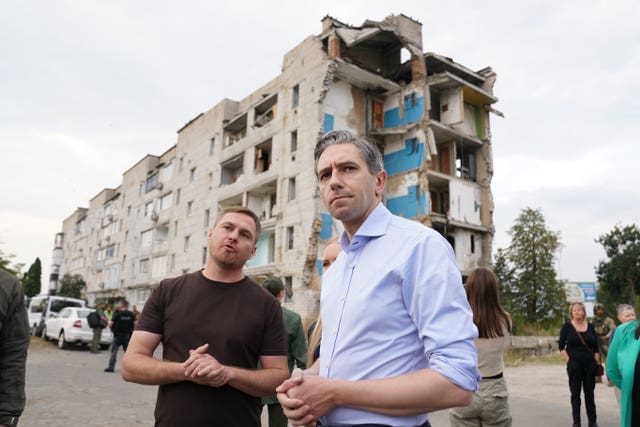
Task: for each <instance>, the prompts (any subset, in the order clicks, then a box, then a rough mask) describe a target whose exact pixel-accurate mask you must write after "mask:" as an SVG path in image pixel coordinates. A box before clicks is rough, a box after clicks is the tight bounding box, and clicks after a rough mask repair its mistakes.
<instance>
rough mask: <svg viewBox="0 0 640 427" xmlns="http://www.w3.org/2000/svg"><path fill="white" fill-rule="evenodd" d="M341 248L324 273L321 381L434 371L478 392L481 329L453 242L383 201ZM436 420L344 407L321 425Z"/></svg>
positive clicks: (413, 423)
mask: <svg viewBox="0 0 640 427" xmlns="http://www.w3.org/2000/svg"><path fill="white" fill-rule="evenodd" d="M340 245H341V246H342V250H343V251H342V252H341V253H340V255H339V256H338V258H337V259H336V261H335V262H334V263H333V264H332V265H331V268H329V269H328V270H327V271H326V272H325V274H324V275H323V276H322V295H321V312H322V323H323V330H322V342H321V349H320V375H322V376H324V377H326V378H332V379H346V380H364V379H376V378H388V377H394V376H398V375H402V374H406V373H410V372H414V371H419V370H421V369H425V368H431V369H433V370H435V371H436V372H438V373H440V374H442V375H444V376H445V377H446V378H448V379H449V380H450V381H451V382H453V383H454V384H457V385H459V386H460V387H462V388H464V389H466V390H471V391H475V390H476V389H477V386H478V381H479V380H480V374H479V372H478V368H477V365H478V357H477V352H476V347H475V345H474V342H473V340H474V339H475V338H477V337H478V330H477V328H476V327H475V325H474V324H473V314H472V312H471V308H470V306H469V303H468V302H467V298H466V295H465V292H464V288H463V286H462V279H461V276H460V271H459V270H458V267H457V266H456V262H455V256H454V254H453V250H452V249H451V246H450V245H449V243H448V242H447V241H446V240H445V239H444V238H443V237H442V236H441V235H440V234H438V233H437V232H436V231H434V230H432V229H430V228H428V227H426V226H424V225H422V224H420V223H418V222H415V221H410V220H407V219H405V218H401V217H398V216H395V215H392V214H391V212H389V210H387V208H386V207H385V206H384V205H383V204H382V203H380V204H379V205H378V206H377V207H376V208H375V209H374V211H373V212H371V214H370V215H369V217H368V218H367V219H366V220H365V222H364V223H363V224H362V226H361V227H360V228H359V229H358V231H357V232H356V234H355V236H353V239H352V240H351V241H349V239H348V237H347V235H346V233H343V234H342V237H341V238H340ZM426 419H427V415H426V414H422V415H417V416H403V417H402V416H387V415H381V414H376V413H373V412H368V411H363V410H359V409H352V408H346V407H337V408H335V409H334V410H332V411H331V412H329V413H328V414H327V415H326V416H325V417H323V418H322V419H321V421H322V423H323V424H325V425H326V424H330V425H334V424H335V425H340V424H364V423H377V424H387V425H393V426H417V425H420V424H422V423H424V422H425V421H426Z"/></svg>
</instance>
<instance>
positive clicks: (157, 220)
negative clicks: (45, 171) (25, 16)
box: [52, 15, 498, 320]
mask: <svg viewBox="0 0 640 427" xmlns="http://www.w3.org/2000/svg"><path fill="white" fill-rule="evenodd" d="M495 80H496V74H495V73H494V72H493V71H492V69H491V68H484V69H482V70H480V71H471V70H470V69H468V68H466V67H464V66H462V65H460V64H458V63H456V62H454V61H453V60H452V59H450V58H447V57H445V56H441V55H438V54H435V53H430V52H429V53H424V52H423V47H422V25H421V24H420V23H419V22H417V21H415V20H413V19H411V18H409V17H406V16H404V15H397V16H394V15H391V16H389V17H387V18H385V19H384V20H383V21H380V22H374V21H366V22H364V23H363V24H362V25H361V26H359V27H354V26H351V25H347V24H344V23H342V22H340V21H338V20H336V19H334V18H332V17H328V16H327V17H325V18H324V19H323V20H322V33H321V34H320V35H317V36H310V37H308V38H307V39H305V40H303V41H302V42H301V43H300V44H299V45H298V46H296V47H295V48H293V49H292V50H291V51H289V52H288V53H287V54H286V55H285V57H284V60H283V65H282V73H281V74H280V75H279V76H278V77H276V78H275V79H273V80H272V81H270V82H268V83H267V84H265V85H264V86H263V87H261V88H259V89H257V90H256V91H255V92H253V93H251V94H250V95H248V96H247V97H246V98H244V99H242V100H239V101H236V100H230V99H223V100H222V101H220V102H219V103H218V104H217V105H215V106H214V107H213V108H211V109H210V110H208V111H207V112H205V113H202V114H200V115H199V116H197V117H195V118H194V119H192V120H191V121H190V122H189V123H187V124H186V125H184V126H183V127H182V128H181V129H180V130H179V131H178V137H177V143H176V144H175V145H174V146H172V147H171V148H170V149H169V150H167V151H166V152H165V153H163V154H161V155H147V156H146V157H144V158H142V159H141V160H140V161H139V162H138V163H137V164H135V165H133V166H132V167H131V168H130V169H129V170H127V171H125V172H124V173H123V176H122V182H121V184H120V186H118V187H117V188H115V189H104V190H102V191H101V192H99V193H98V194H97V195H96V196H95V197H94V198H93V199H91V201H90V202H89V207H88V208H80V209H77V210H76V211H75V212H74V213H73V214H72V215H71V216H69V217H68V218H67V219H66V220H65V221H64V223H63V229H62V233H59V234H58V235H57V236H56V248H55V249H54V264H59V265H54V266H53V269H52V271H56V272H58V271H59V273H60V276H59V277H62V275H64V274H67V273H68V274H80V275H81V276H82V277H83V278H84V279H85V281H86V283H87V290H86V292H87V298H88V300H89V302H90V303H93V302H94V301H95V300H96V299H98V298H108V297H112V298H113V297H125V298H127V299H128V300H129V301H131V302H132V303H134V304H138V305H142V304H144V301H145V300H146V299H147V298H148V296H149V294H150V292H151V290H152V289H153V288H154V286H156V285H157V283H158V282H159V281H160V280H161V279H162V278H164V277H169V276H175V275H179V274H182V273H185V272H189V271H194V270H196V269H198V268H201V267H202V266H203V264H204V263H205V260H206V257H207V248H206V244H207V239H206V236H207V232H208V230H209V229H210V227H211V226H212V225H213V222H214V221H215V217H216V214H217V212H218V211H219V210H221V209H223V208H225V207H228V206H233V205H244V206H248V207H250V208H251V209H253V210H254V211H255V212H256V213H257V214H258V215H259V216H260V217H261V219H262V226H263V231H262V234H261V235H260V236H259V239H258V243H257V246H258V248H257V251H256V254H255V256H254V257H253V258H252V259H251V260H250V261H249V262H248V264H247V265H246V267H245V273H246V274H247V275H248V276H250V277H252V278H254V279H255V280H256V281H258V282H261V281H262V280H263V279H264V277H266V276H268V275H277V276H280V277H282V278H283V280H284V282H285V285H286V289H287V305H289V306H290V307H291V308H293V309H294V310H296V311H298V312H299V313H300V314H301V315H302V317H303V319H307V320H309V319H311V318H312V317H314V316H315V315H316V313H317V309H318V300H319V281H320V263H319V257H320V254H321V253H322V250H323V248H324V246H325V244H326V242H327V241H328V240H329V239H331V238H332V237H336V236H338V235H339V233H340V232H341V231H342V228H341V224H340V223H339V222H337V221H334V220H333V219H332V217H331V216H330V215H329V214H328V213H327V210H326V208H325V206H324V204H323V202H322V200H321V198H320V196H319V193H318V190H317V181H316V176H315V172H314V160H313V148H314V144H315V141H316V139H317V138H318V136H320V135H321V134H323V133H325V132H327V131H330V130H333V129H348V130H351V131H352V132H354V133H356V134H360V135H363V136H366V137H367V138H369V139H370V140H372V141H374V142H375V143H376V144H377V145H378V146H379V147H380V149H381V150H382V152H383V154H384V162H385V169H386V170H387V172H388V175H389V179H388V184H387V188H386V190H385V193H384V195H383V198H384V203H385V204H386V206H387V207H388V208H389V209H390V210H391V212H393V213H395V214H398V215H401V216H404V217H407V218H412V219H414V220H416V221H420V222H422V223H424V224H426V225H428V226H430V227H433V228H434V229H435V230H437V231H438V232H440V233H441V234H442V235H443V236H445V237H446V239H447V240H448V241H449V242H450V243H451V245H452V246H453V248H454V251H455V254H456V259H457V262H458V266H459V268H460V270H461V271H462V273H463V275H466V274H468V272H470V271H471V270H472V269H473V268H475V267H478V266H486V265H488V264H489V263H490V257H491V249H492V238H493V231H494V228H493V218H492V215H493V201H492V194H491V187H490V184H491V178H492V174H493V166H492V149H491V133H490V126H489V123H490V121H489V118H490V113H491V112H494V113H498V112H497V111H496V110H494V109H493V108H492V105H493V104H494V103H496V102H497V98H496V97H495V96H494V95H493V85H494V82H495ZM52 286H55V285H52Z"/></svg>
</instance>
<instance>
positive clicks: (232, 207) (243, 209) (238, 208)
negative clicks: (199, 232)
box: [215, 206, 262, 243]
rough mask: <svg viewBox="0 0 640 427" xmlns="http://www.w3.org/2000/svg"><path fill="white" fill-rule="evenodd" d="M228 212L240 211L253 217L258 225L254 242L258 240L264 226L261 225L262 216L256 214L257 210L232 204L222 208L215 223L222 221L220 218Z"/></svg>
mask: <svg viewBox="0 0 640 427" xmlns="http://www.w3.org/2000/svg"><path fill="white" fill-rule="evenodd" d="M228 213H239V214H243V215H247V216H249V217H251V219H253V222H254V223H255V225H256V235H255V238H254V240H253V241H254V243H255V242H257V241H258V236H260V232H261V231H262V226H261V225H260V218H258V215H256V214H255V212H253V211H252V210H251V209H249V208H247V207H244V206H231V207H228V208H225V209H223V210H221V211H220V213H218V218H216V222H215V223H216V224H218V222H220V219H221V218H222V217H223V216H225V215H226V214H228Z"/></svg>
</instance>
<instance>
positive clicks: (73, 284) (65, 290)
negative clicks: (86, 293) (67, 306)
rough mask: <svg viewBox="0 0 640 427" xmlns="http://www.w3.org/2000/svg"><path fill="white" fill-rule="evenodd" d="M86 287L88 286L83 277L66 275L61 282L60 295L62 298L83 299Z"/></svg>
mask: <svg viewBox="0 0 640 427" xmlns="http://www.w3.org/2000/svg"><path fill="white" fill-rule="evenodd" d="M86 287H87V284H86V283H85V281H84V279H83V278H82V276H81V275H79V274H74V275H73V276H71V275H69V274H65V275H64V276H63V277H62V279H61V280H60V291H59V292H58V295H59V296H62V297H71V298H81V296H82V291H83V290H84V289H85V288H86Z"/></svg>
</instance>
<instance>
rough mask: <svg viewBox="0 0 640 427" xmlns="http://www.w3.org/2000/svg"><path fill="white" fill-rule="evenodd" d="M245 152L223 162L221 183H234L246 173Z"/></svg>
mask: <svg viewBox="0 0 640 427" xmlns="http://www.w3.org/2000/svg"><path fill="white" fill-rule="evenodd" d="M243 163H244V154H241V155H239V156H237V157H234V158H233V159H231V160H229V161H227V162H225V163H223V164H222V168H221V176H220V185H226V184H233V183H234V182H236V181H237V180H238V178H239V177H240V176H241V175H242V174H243V173H244V172H243Z"/></svg>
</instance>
